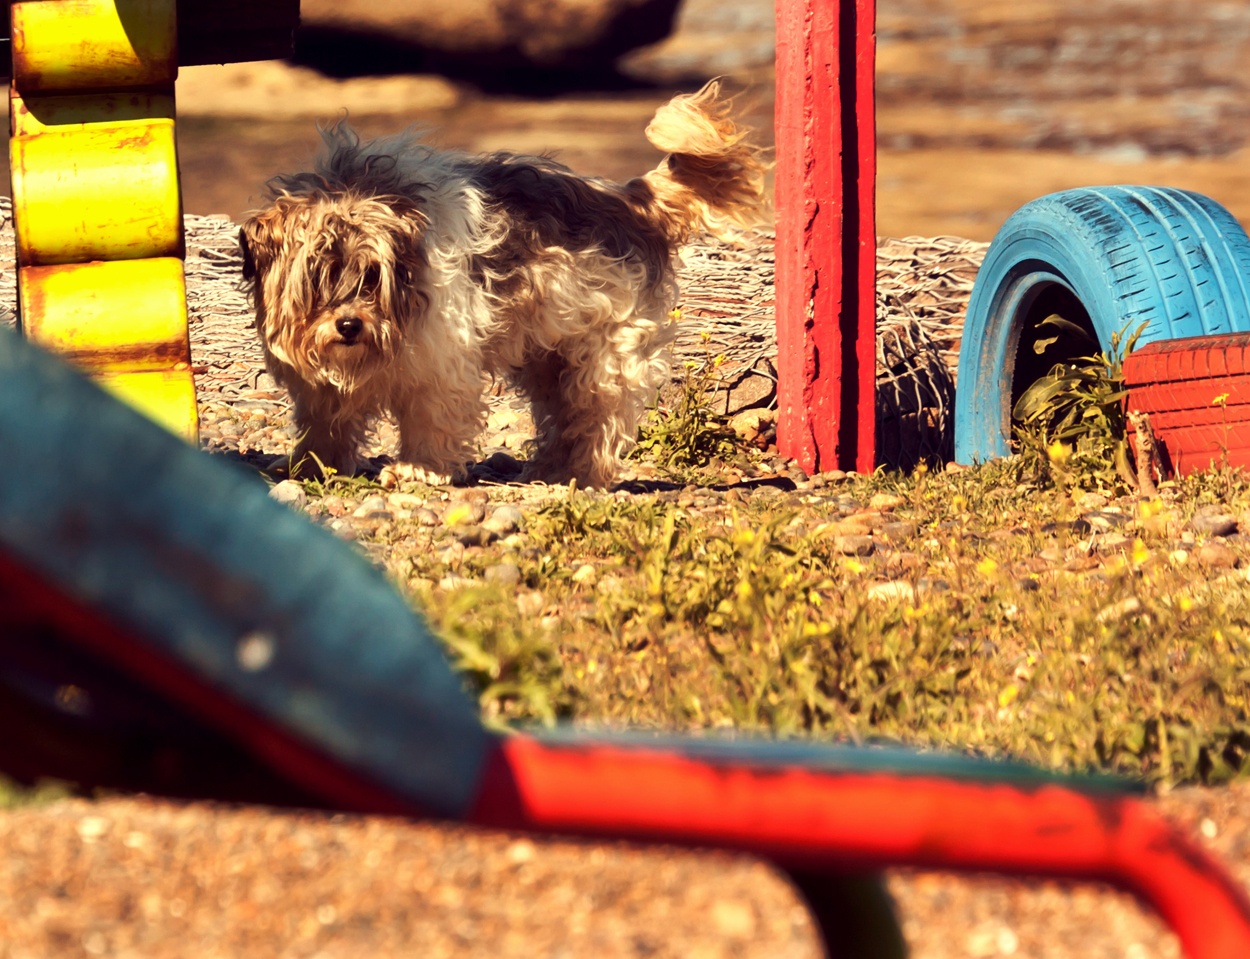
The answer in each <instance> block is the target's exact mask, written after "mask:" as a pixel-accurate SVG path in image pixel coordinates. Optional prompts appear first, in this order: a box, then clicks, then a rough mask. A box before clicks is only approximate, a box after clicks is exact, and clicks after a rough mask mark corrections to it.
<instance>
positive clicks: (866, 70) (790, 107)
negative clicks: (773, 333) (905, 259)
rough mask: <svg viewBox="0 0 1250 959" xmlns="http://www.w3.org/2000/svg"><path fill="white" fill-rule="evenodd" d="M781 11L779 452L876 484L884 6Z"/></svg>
mask: <svg viewBox="0 0 1250 959" xmlns="http://www.w3.org/2000/svg"><path fill="white" fill-rule="evenodd" d="M776 2H777V107H776V127H777V129H776V134H777V181H776V208H777V352H778V361H777V374H778V403H779V406H780V410H779V416H778V427H777V443H778V449H779V450H780V452H781V453H782V454H783V455H785V456H789V457H792V458H793V459H795V460H797V461H798V462H799V464H800V465H802V466H803V468H804V469H806V470H808V471H809V472H812V471H816V470H831V469H834V468H838V469H844V470H850V469H855V470H859V471H861V472H871V471H872V470H873V468H874V467H875V465H876V436H875V434H876V397H875V381H876V302H875V300H876V296H875V288H876V253H877V238H876V217H875V212H876V211H875V186H876V126H875V116H874V104H873V89H874V82H873V80H874V78H873V71H874V68H875V55H874V54H875V22H876V21H875V14H876V10H875V0H776Z"/></svg>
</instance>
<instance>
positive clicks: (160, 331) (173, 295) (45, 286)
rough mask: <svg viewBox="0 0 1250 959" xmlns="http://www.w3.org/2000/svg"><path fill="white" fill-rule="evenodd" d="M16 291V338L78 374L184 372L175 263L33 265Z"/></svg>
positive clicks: (178, 265) (186, 356)
mask: <svg viewBox="0 0 1250 959" xmlns="http://www.w3.org/2000/svg"><path fill="white" fill-rule="evenodd" d="M17 291H18V297H19V303H20V315H21V324H22V332H23V333H25V334H26V336H27V337H29V338H30V339H31V340H33V341H35V342H36V343H39V344H40V345H41V346H45V347H47V348H48V349H50V350H53V351H55V352H57V353H60V354H61V355H62V356H65V357H66V358H67V359H70V360H72V361H73V362H74V363H76V364H77V365H79V366H81V367H83V368H84V369H88V370H95V371H112V372H122V371H128V370H174V369H184V370H186V369H190V365H191V347H190V343H189V341H188V336H187V319H186V316H187V292H186V281H185V279H184V277H183V270H182V261H181V260H179V259H176V258H174V257H162V258H159V259H152V260H114V261H111V262H96V263H81V264H73V265H67V266H32V267H27V268H25V269H23V270H20V271H19V273H18V280H17Z"/></svg>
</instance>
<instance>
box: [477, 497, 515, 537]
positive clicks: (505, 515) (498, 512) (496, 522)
mask: <svg viewBox="0 0 1250 959" xmlns="http://www.w3.org/2000/svg"><path fill="white" fill-rule="evenodd" d="M524 521H525V516H524V515H523V514H522V513H521V511H520V510H519V509H517V508H516V507H515V506H512V505H510V504H504V505H503V506H496V507H495V508H494V510H492V511H491V514H490V516H489V517H487V518H486V519H485V520H484V521H483V522H482V526H484V527H485V528H486V529H489V530H492V531H493V532H496V533H500V534H501V535H502V534H507V533H515V532H516V531H517V530H518V529H520V528H521V524H522V523H523V522H524Z"/></svg>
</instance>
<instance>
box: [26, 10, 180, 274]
mask: <svg viewBox="0 0 1250 959" xmlns="http://www.w3.org/2000/svg"><path fill="white" fill-rule="evenodd" d="M44 2H57V0H44ZM15 115H16V113H15ZM9 162H10V169H11V175H12V183H13V210H14V226H15V228H16V231H17V244H18V254H19V258H20V262H21V263H22V264H23V265H39V264H50V263H82V262H85V261H88V260H114V259H139V258H147V257H158V256H181V255H182V252H183V233H182V199H181V194H180V191H179V185H178V161H177V150H176V147H175V143H174V122H173V120H171V119H167V118H152V119H143V120H128V121H123V122H120V123H111V124H98V125H97V124H92V123H79V124H71V125H69V126H66V127H61V128H58V127H49V128H47V129H45V130H44V131H43V132H40V133H35V134H33V135H27V136H14V137H12V138H11V139H10V140H9Z"/></svg>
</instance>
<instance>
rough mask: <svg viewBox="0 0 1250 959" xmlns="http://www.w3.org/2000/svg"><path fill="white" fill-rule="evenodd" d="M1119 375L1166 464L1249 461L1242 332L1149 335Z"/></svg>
mask: <svg viewBox="0 0 1250 959" xmlns="http://www.w3.org/2000/svg"><path fill="white" fill-rule="evenodd" d="M1124 380H1125V385H1126V386H1127V387H1128V389H1129V399H1128V405H1129V409H1130V410H1133V411H1135V412H1139V413H1146V414H1147V415H1148V416H1149V417H1150V427H1151V429H1152V431H1153V432H1154V434H1155V438H1156V440H1158V443H1159V446H1160V448H1161V452H1162V453H1163V455H1164V457H1165V466H1169V467H1170V468H1171V470H1172V471H1173V472H1175V473H1177V474H1181V475H1184V474H1188V473H1193V472H1195V471H1197V470H1202V469H1207V468H1209V467H1212V466H1223V465H1228V466H1237V467H1241V468H1243V469H1250V333H1230V334H1226V335H1222V336H1193V337H1186V338H1184V339H1177V340H1164V341H1158V342H1155V343H1149V344H1147V345H1146V346H1143V347H1141V348H1140V349H1137V350H1135V351H1134V352H1133V353H1132V354H1130V355H1129V356H1128V357H1126V358H1125V360H1124Z"/></svg>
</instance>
